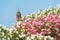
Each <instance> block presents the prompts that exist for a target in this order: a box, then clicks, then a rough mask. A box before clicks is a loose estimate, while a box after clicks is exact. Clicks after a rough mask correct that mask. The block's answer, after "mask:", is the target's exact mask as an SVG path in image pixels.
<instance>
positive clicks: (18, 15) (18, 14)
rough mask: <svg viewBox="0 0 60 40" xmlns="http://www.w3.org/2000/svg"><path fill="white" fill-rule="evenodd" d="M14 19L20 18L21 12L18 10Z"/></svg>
mask: <svg viewBox="0 0 60 40" xmlns="http://www.w3.org/2000/svg"><path fill="white" fill-rule="evenodd" d="M16 17H18V18H21V12H20V10H19V8H18V10H17V13H16Z"/></svg>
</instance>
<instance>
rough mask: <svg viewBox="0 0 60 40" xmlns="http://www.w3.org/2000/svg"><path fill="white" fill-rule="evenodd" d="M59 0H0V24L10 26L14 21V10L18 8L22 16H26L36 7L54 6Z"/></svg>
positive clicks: (34, 10)
mask: <svg viewBox="0 0 60 40" xmlns="http://www.w3.org/2000/svg"><path fill="white" fill-rule="evenodd" d="M58 4H60V1H59V0H0V24H2V25H5V26H8V27H11V26H12V25H13V24H14V23H15V21H16V18H15V17H16V16H15V15H16V12H17V9H18V8H19V9H20V11H21V14H22V16H26V15H28V14H30V13H32V12H37V11H38V9H42V10H43V9H46V8H48V7H49V6H51V7H54V8H55V7H56V6H57V5H58Z"/></svg>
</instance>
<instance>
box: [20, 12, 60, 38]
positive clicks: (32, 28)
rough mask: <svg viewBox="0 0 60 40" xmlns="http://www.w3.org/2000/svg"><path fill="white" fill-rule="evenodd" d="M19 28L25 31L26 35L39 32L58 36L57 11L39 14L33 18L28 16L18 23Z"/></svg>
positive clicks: (59, 35)
mask: <svg viewBox="0 0 60 40" xmlns="http://www.w3.org/2000/svg"><path fill="white" fill-rule="evenodd" d="M20 27H21V29H24V30H25V31H26V34H27V35H31V34H41V35H43V36H46V35H50V36H52V37H55V38H57V36H58V37H60V16H59V15H58V14H57V13H53V14H52V13H51V14H48V15H47V16H46V15H41V16H38V17H35V18H28V19H26V20H24V21H23V22H22V23H21V24H20Z"/></svg>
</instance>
